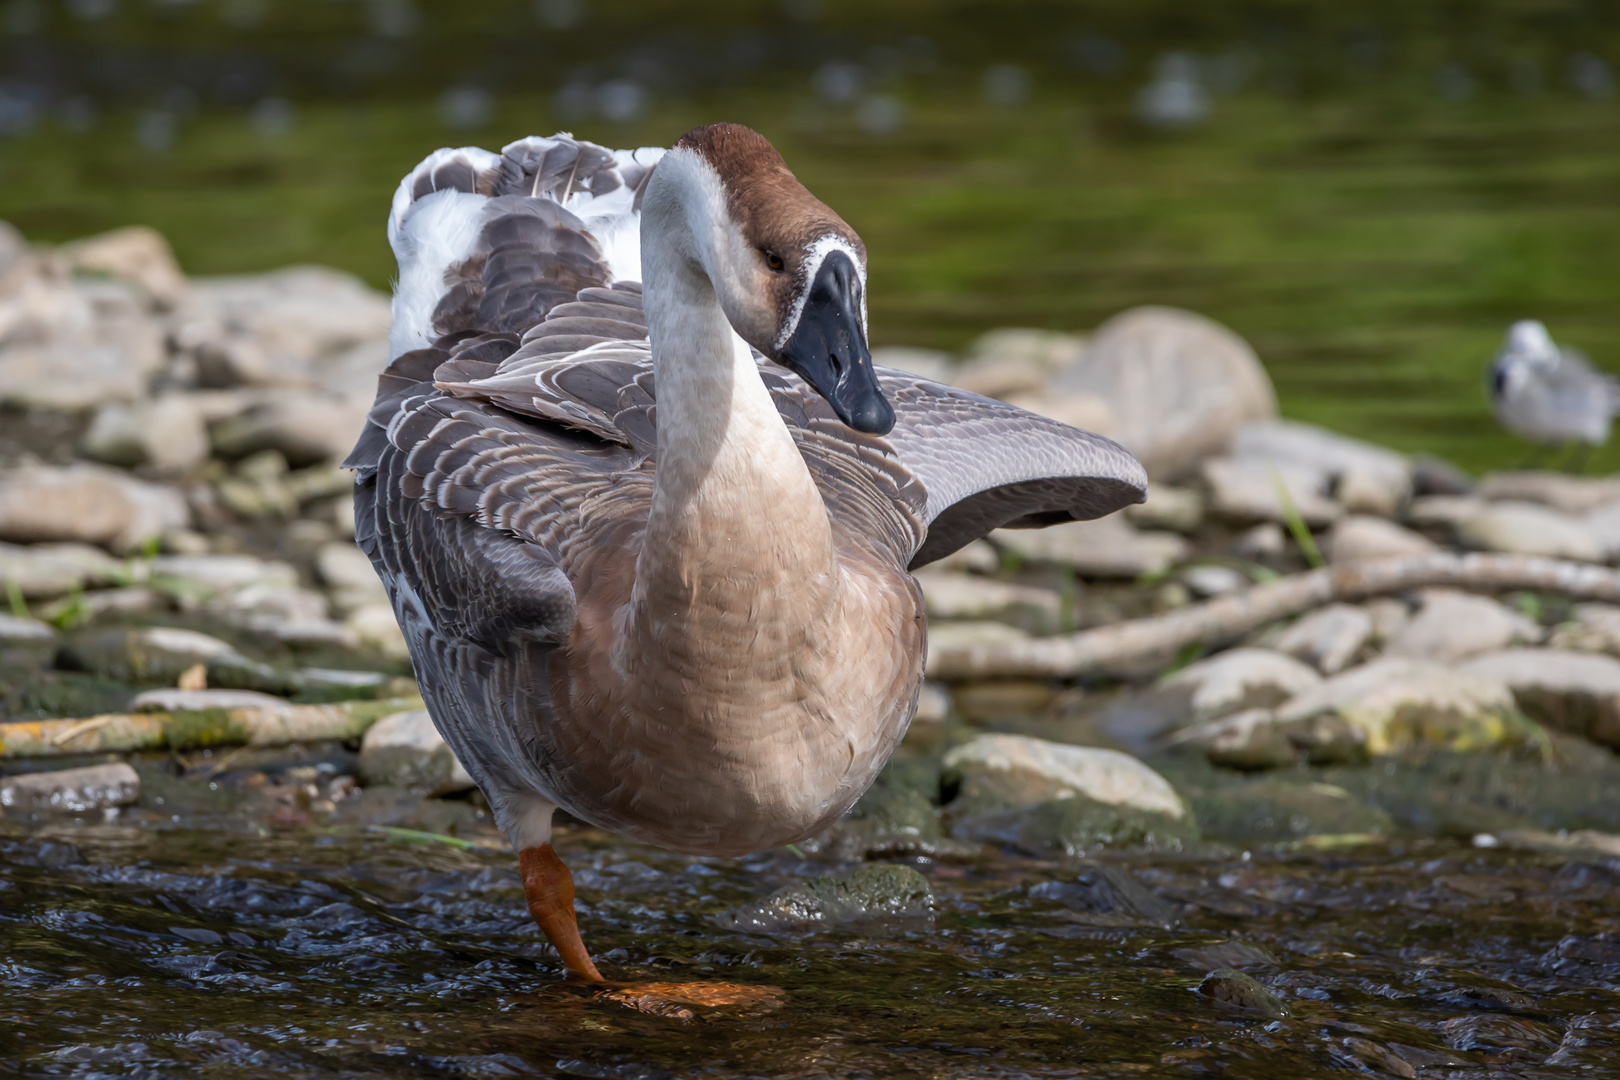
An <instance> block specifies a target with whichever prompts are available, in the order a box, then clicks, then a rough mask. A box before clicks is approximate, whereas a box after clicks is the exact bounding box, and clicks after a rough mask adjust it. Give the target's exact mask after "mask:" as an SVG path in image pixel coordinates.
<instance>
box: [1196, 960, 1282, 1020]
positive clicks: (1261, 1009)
mask: <svg viewBox="0 0 1620 1080" xmlns="http://www.w3.org/2000/svg"><path fill="white" fill-rule="evenodd" d="M1198 994H1199V996H1200V997H1202V998H1205V999H1206V1000H1208V1001H1210V1002H1212V1003H1214V1004H1216V1005H1219V1006H1221V1007H1223V1008H1227V1009H1235V1010H1237V1011H1238V1012H1247V1013H1254V1014H1255V1015H1256V1016H1265V1017H1270V1018H1271V1019H1273V1020H1281V1019H1284V1018H1285V1017H1289V1016H1292V1015H1293V1012H1292V1011H1290V1009H1289V1008H1288V1006H1287V1005H1285V1004H1283V1001H1282V999H1281V998H1279V997H1278V996H1277V995H1276V994H1273V993H1272V992H1271V991H1270V990H1267V989H1266V988H1265V987H1264V986H1261V985H1260V984H1259V983H1257V982H1255V981H1254V979H1253V977H1251V976H1249V975H1245V974H1243V972H1241V971H1238V970H1237V969H1236V968H1229V967H1227V968H1216V969H1215V970H1214V971H1212V972H1210V973H1209V974H1208V975H1205V976H1204V981H1203V982H1201V983H1199V984H1198Z"/></svg>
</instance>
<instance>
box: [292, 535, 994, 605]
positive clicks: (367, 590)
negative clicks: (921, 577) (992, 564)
mask: <svg viewBox="0 0 1620 1080" xmlns="http://www.w3.org/2000/svg"><path fill="white" fill-rule="evenodd" d="M315 570H316V573H318V574H319V575H320V577H321V581H322V582H324V583H325V584H326V585H327V586H328V587H329V588H330V589H331V590H332V602H333V604H334V606H336V608H337V609H338V611H339V612H340V613H343V614H347V613H348V612H351V611H354V610H356V609H358V608H361V607H365V606H366V605H368V604H386V603H388V590H387V589H385V588H383V583H382V580H381V579H380V578H378V577H377V571H376V570H375V569H374V568H373V567H372V565H371V560H370V559H368V558H367V557H366V554H365V552H363V551H361V550H360V549H359V548H357V547H355V546H354V545H353V544H351V543H337V544H327V545H326V546H324V547H322V548H321V549H320V551H318V552H316V553H315ZM987 584H988V583H987Z"/></svg>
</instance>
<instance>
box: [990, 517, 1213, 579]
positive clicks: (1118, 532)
mask: <svg viewBox="0 0 1620 1080" xmlns="http://www.w3.org/2000/svg"><path fill="white" fill-rule="evenodd" d="M990 540H991V542H992V543H994V544H995V545H996V546H998V547H1001V548H1003V549H1005V550H1007V551H1011V552H1013V553H1014V554H1016V555H1017V556H1018V557H1019V558H1021V559H1025V560H1027V561H1030V562H1049V563H1059V564H1061V565H1064V566H1070V567H1073V568H1074V570H1075V572H1076V573H1078V574H1080V575H1081V576H1083V577H1107V578H1134V577H1139V576H1141V575H1143V574H1160V573H1163V572H1164V571H1165V570H1168V569H1169V568H1170V567H1171V566H1173V565H1175V564H1176V563H1178V562H1180V561H1181V560H1182V559H1184V558H1186V557H1187V556H1188V554H1190V553H1191V551H1192V545H1191V544H1189V543H1188V542H1187V541H1186V540H1185V539H1184V538H1182V537H1180V536H1177V535H1176V534H1175V533H1166V532H1143V531H1142V530H1140V529H1137V528H1135V527H1134V526H1133V525H1131V523H1130V522H1129V521H1127V520H1125V518H1124V517H1122V516H1120V515H1119V514H1111V515H1109V516H1108V517H1105V518H1098V519H1097V520H1095V521H1065V522H1063V523H1062V524H1059V525H1052V526H1050V527H1048V528H1045V529H997V530H996V531H995V532H993V533H991V534H990Z"/></svg>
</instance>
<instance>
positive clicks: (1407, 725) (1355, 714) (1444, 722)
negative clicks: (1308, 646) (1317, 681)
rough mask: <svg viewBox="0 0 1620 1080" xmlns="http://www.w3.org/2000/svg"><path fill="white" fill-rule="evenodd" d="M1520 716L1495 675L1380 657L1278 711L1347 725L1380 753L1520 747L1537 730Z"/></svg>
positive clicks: (1287, 717) (1285, 716) (1283, 716)
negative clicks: (1434, 748) (1428, 748)
mask: <svg viewBox="0 0 1620 1080" xmlns="http://www.w3.org/2000/svg"><path fill="white" fill-rule="evenodd" d="M1515 716H1516V708H1515V704H1514V700H1513V693H1512V691H1510V690H1509V689H1508V687H1507V684H1506V683H1504V682H1502V681H1501V680H1500V679H1497V678H1495V677H1493V676H1492V675H1490V674H1489V673H1485V672H1475V671H1470V672H1462V671H1456V670H1453V669H1452V668H1448V667H1443V666H1441V665H1439V664H1436V663H1432V662H1430V661H1426V660H1411V659H1406V658H1404V657H1382V658H1380V659H1377V660H1374V661H1372V662H1371V663H1368V664H1362V665H1361V666H1359V667H1354V668H1351V669H1349V670H1348V671H1343V672H1340V673H1339V674H1338V675H1335V676H1333V677H1332V678H1330V679H1328V680H1327V681H1325V682H1323V683H1322V684H1321V685H1320V686H1317V687H1313V688H1312V689H1309V690H1306V691H1304V692H1303V693H1301V694H1299V695H1298V696H1296V697H1295V698H1293V699H1292V700H1290V701H1289V702H1288V703H1286V704H1285V705H1283V706H1282V707H1281V708H1280V709H1278V710H1277V717H1278V719H1279V720H1280V721H1282V722H1284V723H1287V724H1298V725H1304V724H1306V723H1310V722H1314V723H1316V724H1317V725H1318V726H1319V727H1324V728H1326V727H1331V726H1333V725H1335V724H1337V725H1342V727H1343V730H1344V731H1346V732H1348V733H1350V734H1352V735H1353V736H1354V737H1355V738H1357V739H1358V740H1359V741H1360V742H1361V743H1362V744H1363V745H1364V746H1365V748H1366V750H1367V752H1368V753H1370V754H1375V755H1377V754H1391V753H1395V752H1397V751H1400V750H1403V749H1406V748H1408V747H1415V746H1437V747H1443V748H1447V749H1452V750H1490V749H1495V748H1497V747H1501V746H1506V745H1518V744H1520V743H1522V742H1524V741H1525V740H1526V739H1527V738H1530V737H1531V733H1530V732H1528V731H1527V730H1526V729H1525V728H1524V726H1523V722H1522V721H1516V719H1515ZM1322 737H1324V736H1313V738H1315V739H1316V740H1317V741H1320V738H1322Z"/></svg>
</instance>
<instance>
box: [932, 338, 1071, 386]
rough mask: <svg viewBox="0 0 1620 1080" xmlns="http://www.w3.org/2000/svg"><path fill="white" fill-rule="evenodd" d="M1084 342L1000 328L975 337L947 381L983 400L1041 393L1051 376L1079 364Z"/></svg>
mask: <svg viewBox="0 0 1620 1080" xmlns="http://www.w3.org/2000/svg"><path fill="white" fill-rule="evenodd" d="M1085 348H1086V346H1085V342H1084V341H1082V340H1081V339H1080V338H1077V337H1075V336H1073V335H1072V334H1063V333H1059V332H1057V331H1053V330H1029V329H1025V328H1023V327H1004V328H1002V329H999V330H991V331H989V332H987V333H985V334H982V335H980V336H979V338H978V339H977V340H975V341H974V342H973V344H972V345H970V346H969V347H968V351H967V358H966V362H965V363H963V364H962V366H961V367H959V368H957V369H956V371H955V372H953V373H952V376H951V382H953V383H955V384H956V385H957V386H960V387H961V388H962V389H964V390H969V391H972V392H973V393H975V394H983V395H984V396H986V397H994V398H1002V399H1008V398H1011V397H1012V396H1014V395H1017V394H1031V393H1040V392H1042V391H1043V390H1044V389H1045V387H1046V385H1047V381H1048V379H1049V378H1050V377H1051V376H1052V375H1053V374H1054V373H1055V372H1061V371H1063V370H1065V369H1066V368H1069V367H1071V366H1073V365H1074V364H1075V363H1077V362H1079V361H1080V359H1081V357H1082V356H1084V354H1085Z"/></svg>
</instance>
